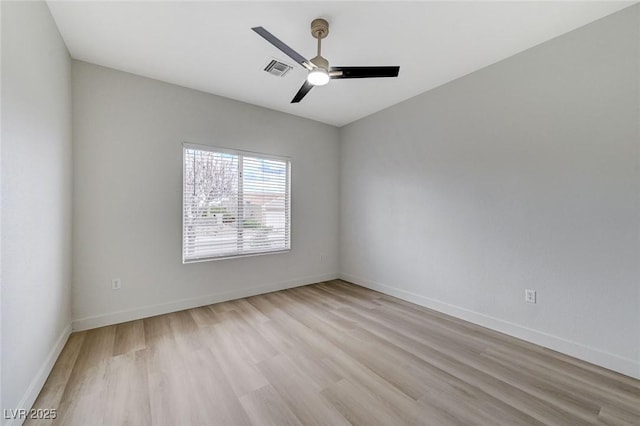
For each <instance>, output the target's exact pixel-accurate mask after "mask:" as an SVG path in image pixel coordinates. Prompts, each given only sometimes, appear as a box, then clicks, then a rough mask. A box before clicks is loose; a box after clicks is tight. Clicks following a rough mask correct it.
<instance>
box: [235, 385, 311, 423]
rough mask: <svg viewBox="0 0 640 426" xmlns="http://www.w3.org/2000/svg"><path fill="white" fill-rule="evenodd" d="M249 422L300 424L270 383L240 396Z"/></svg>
mask: <svg viewBox="0 0 640 426" xmlns="http://www.w3.org/2000/svg"><path fill="white" fill-rule="evenodd" d="M240 403H241V404H242V406H243V407H244V410H245V411H246V412H247V414H248V415H249V418H250V419H251V423H252V424H254V425H264V426H302V423H301V422H300V420H298V418H297V417H296V415H295V414H293V412H292V411H291V410H290V409H289V407H288V406H287V403H286V402H284V400H283V399H282V397H280V394H278V392H277V391H276V390H275V389H274V388H273V386H271V385H266V386H263V387H261V388H260V389H256V390H254V391H252V392H249V393H248V394H246V395H243V396H242V397H240Z"/></svg>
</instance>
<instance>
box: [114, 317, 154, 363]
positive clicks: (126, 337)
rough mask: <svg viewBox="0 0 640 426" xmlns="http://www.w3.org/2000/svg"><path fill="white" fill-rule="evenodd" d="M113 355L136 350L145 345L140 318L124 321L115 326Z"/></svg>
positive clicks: (142, 324)
mask: <svg viewBox="0 0 640 426" xmlns="http://www.w3.org/2000/svg"><path fill="white" fill-rule="evenodd" d="M115 333H116V334H115V337H114V344H113V356H117V355H122V354H126V353H129V352H134V351H138V350H140V349H144V348H146V347H147V345H146V343H145V341H144V323H143V321H142V320H137V321H130V322H125V323H122V324H118V325H117V326H116V331H115Z"/></svg>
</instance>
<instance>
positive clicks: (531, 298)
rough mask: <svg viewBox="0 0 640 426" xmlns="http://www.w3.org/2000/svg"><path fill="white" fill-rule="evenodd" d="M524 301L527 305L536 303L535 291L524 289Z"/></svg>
mask: <svg viewBox="0 0 640 426" xmlns="http://www.w3.org/2000/svg"><path fill="white" fill-rule="evenodd" d="M524 300H525V301H526V302H527V303H536V291H535V290H532V289H529V288H527V289H525V290H524Z"/></svg>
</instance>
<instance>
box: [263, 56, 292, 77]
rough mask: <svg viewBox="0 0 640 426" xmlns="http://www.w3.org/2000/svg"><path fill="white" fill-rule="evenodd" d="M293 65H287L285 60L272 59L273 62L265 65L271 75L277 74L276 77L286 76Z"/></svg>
mask: <svg viewBox="0 0 640 426" xmlns="http://www.w3.org/2000/svg"><path fill="white" fill-rule="evenodd" d="M292 68H293V67H292V66H291V65H287V64H285V63H284V62H280V61H276V60H275V59H272V60H271V62H269V63H268V64H267V66H266V67H264V70H265V71H266V72H268V73H269V74H271V75H275V76H276V77H284V76H285V74H286V73H288V72H289V71H290V70H291V69H292Z"/></svg>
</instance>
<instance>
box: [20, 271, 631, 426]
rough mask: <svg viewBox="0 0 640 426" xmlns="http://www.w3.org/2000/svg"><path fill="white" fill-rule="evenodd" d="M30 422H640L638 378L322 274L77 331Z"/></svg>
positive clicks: (186, 424) (187, 424) (512, 425)
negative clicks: (280, 287)
mask: <svg viewBox="0 0 640 426" xmlns="http://www.w3.org/2000/svg"><path fill="white" fill-rule="evenodd" d="M33 408H35V409H38V408H41V409H52V408H54V409H57V410H58V417H57V418H56V419H55V420H36V419H30V420H28V421H27V422H26V423H25V424H27V425H64V426H67V425H72V426H73V425H82V426H84V425H184V426H190V425H248V424H254V425H301V424H304V425H340V424H363V425H374V424H385V425H386V424H394V425H396V424H398V425H401V424H406V425H423V424H430V425H431V424H433V425H462V424H464V425H505V426H515V425H540V424H549V425H568V424H571V425H578V424H579V425H583V424H584V425H589V424H593V425H596V424H597V425H612V426H616V425H640V381H639V380H636V379H633V378H631V377H627V376H623V375H621V374H618V373H615V372H613V371H610V370H606V369H603V368H600V367H598V366H595V365H592V364H588V363H586V362H583V361H580V360H577V359H575V358H571V357H569V356H567V355H564V354H560V353H557V352H554V351H551V350H549V349H546V348H542V347H539V346H536V345H533V344H531V343H528V342H524V341H522V340H519V339H515V338H512V337H509V336H506V335H504V334H501V333H498V332H495V331H492V330H487V329H485V328H482V327H480V326H478V325H475V324H470V323H468V322H465V321H463V320H460V319H458V318H453V317H450V316H447V315H445V314H442V313H439V312H435V311H432V310H430V309H427V308H424V307H421V306H416V305H413V304H411V303H409V302H405V301H402V300H398V299H395V298H393V297H390V296H387V295H383V294H381V293H377V292H374V291H371V290H368V289H365V288H362V287H358V286H356V285H353V284H350V283H347V282H344V281H340V280H332V281H326V282H322V283H318V284H315V285H308V286H303V287H299V288H294V289H290V290H285V291H280V292H275V293H269V294H264V295H260V296H253V297H249V298H245V299H240V300H235V301H229V302H224V303H218V304H215V305H210V306H205V307H200V308H195V309H189V310H186V311H181V312H175V313H171V314H167V315H159V316H156V317H151V318H145V319H143V320H138V321H132V322H128V323H123V324H118V325H115V326H109V327H102V328H98V329H94V330H89V331H84V332H79V333H73V334H72V335H71V337H70V338H69V340H68V342H67V344H66V346H65V348H64V349H63V351H62V353H61V355H60V357H59V359H58V360H57V362H56V364H55V366H54V368H53V370H52V372H51V374H50V376H49V378H48V379H47V382H46V383H45V385H44V387H43V388H42V391H41V392H40V395H39V396H38V398H37V400H36V402H35V404H34V407H33Z"/></svg>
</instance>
